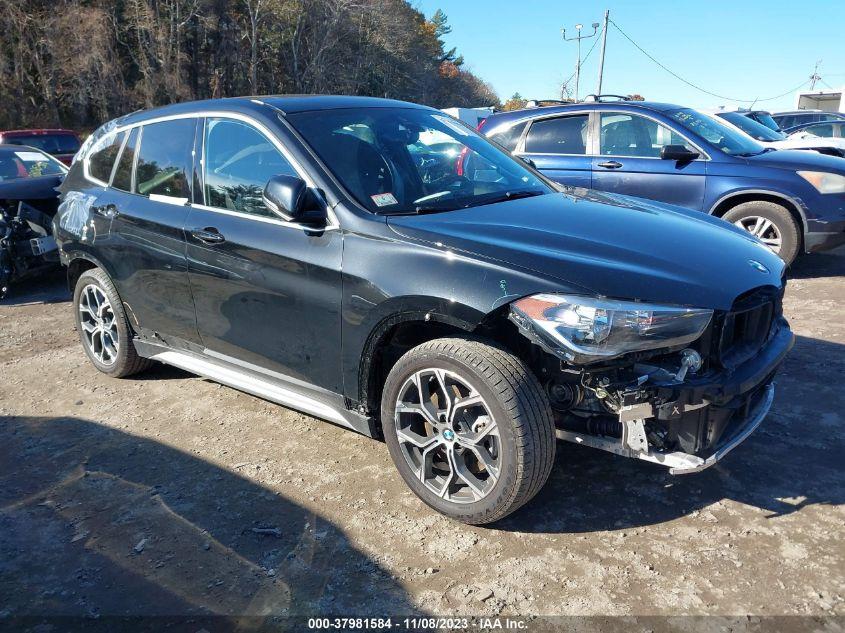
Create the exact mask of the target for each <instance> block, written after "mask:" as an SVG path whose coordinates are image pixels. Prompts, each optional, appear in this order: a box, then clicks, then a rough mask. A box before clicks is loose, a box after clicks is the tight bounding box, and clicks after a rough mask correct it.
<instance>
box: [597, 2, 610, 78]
mask: <svg viewBox="0 0 845 633" xmlns="http://www.w3.org/2000/svg"><path fill="white" fill-rule="evenodd" d="M608 20H610V9H607V10H606V11H605V12H604V25H603V26H602V29H601V54H600V56H599V80H598V83H597V84H596V95H600V94H601V80H602V77H603V76H604V51H605V49H606V48H607V22H608Z"/></svg>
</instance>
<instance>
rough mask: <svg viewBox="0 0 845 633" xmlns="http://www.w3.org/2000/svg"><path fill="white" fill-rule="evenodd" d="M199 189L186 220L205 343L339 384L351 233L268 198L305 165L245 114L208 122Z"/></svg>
mask: <svg viewBox="0 0 845 633" xmlns="http://www.w3.org/2000/svg"><path fill="white" fill-rule="evenodd" d="M201 136H202V141H203V142H202V143H201V144H200V145H199V146H198V152H199V153H201V155H202V157H203V160H202V165H203V166H202V169H201V170H200V173H199V174H198V178H199V180H200V182H201V186H200V188H199V191H198V192H197V193H198V194H199V195H197V196H195V204H194V205H193V206H192V208H191V210H190V215H189V216H188V218H187V220H186V224H185V227H186V238H187V244H188V251H187V252H188V271H189V273H188V278H189V279H190V284H191V291H192V294H193V297H194V303H195V305H196V322H197V328H198V330H199V333H200V336H201V339H202V343H203V345H205V346H206V347H207V348H208V349H209V350H211V352H212V353H217V354H222V355H224V356H226V357H230V358H234V359H237V361H240V362H242V363H243V362H246V363H249V364H250V365H253V366H257V367H259V368H263V369H265V370H269V371H271V372H277V373H281V374H284V375H285V376H287V377H291V378H295V379H298V380H302V381H305V382H308V383H311V384H314V385H317V386H318V387H322V388H323V389H328V390H330V391H334V392H336V393H341V391H342V385H341V378H340V301H341V257H342V254H343V248H342V245H343V242H342V237H341V233H340V231H339V230H337V229H330V230H315V229H305V228H304V227H301V226H299V225H296V224H291V223H288V222H284V221H283V220H281V219H280V218H279V217H278V216H276V215H275V214H274V213H272V212H271V211H270V210H269V209H267V207H266V206H265V205H264V203H263V200H262V195H261V194H262V191H263V189H264V185H265V184H266V183H267V181H268V180H269V179H270V178H271V177H272V176H274V175H277V174H287V175H296V174H297V172H296V170H295V169H294V167H293V166H292V165H291V163H290V161H289V160H288V159H287V158H286V156H285V155H284V154H283V152H282V151H281V150H280V148H281V145H280V143H279V141H278V140H277V139H271V138H268V137H267V136H265V135H264V134H263V133H262V132H260V131H258V130H257V129H256V128H254V127H252V126H251V125H250V124H248V123H246V122H243V121H236V120H232V119H227V118H209V119H207V120H206V121H205V125H204V131H203V133H202V135H201Z"/></svg>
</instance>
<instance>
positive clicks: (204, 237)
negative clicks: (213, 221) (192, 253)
mask: <svg viewBox="0 0 845 633" xmlns="http://www.w3.org/2000/svg"><path fill="white" fill-rule="evenodd" d="M191 235H193V236H194V237H195V238H196V239H198V240H199V241H200V242H204V243H205V244H221V243H222V242H225V241H226V238H225V237H224V236H223V234H222V233H221V232H220V231H218V230H217V229H215V228H214V227H213V226H207V227H205V228H203V229H193V230H192V231H191Z"/></svg>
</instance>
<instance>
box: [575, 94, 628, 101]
mask: <svg viewBox="0 0 845 633" xmlns="http://www.w3.org/2000/svg"><path fill="white" fill-rule="evenodd" d="M590 98H592V100H593V101H599V102H601V101H604V100H605V99H607V98H613V99H618V100H619V101H633V99H631V97H629V96H627V95H611V94H602V95H587V96H586V97H584V101H587V100H589V99H590Z"/></svg>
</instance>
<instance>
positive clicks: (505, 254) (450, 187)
mask: <svg viewBox="0 0 845 633" xmlns="http://www.w3.org/2000/svg"><path fill="white" fill-rule="evenodd" d="M470 165H471V168H468V167H467V166H470ZM61 190H62V203H61V207H60V210H59V213H58V214H57V216H56V220H55V221H54V233H55V237H56V240H57V243H58V245H59V249H60V255H61V259H62V261H63V263H64V264H65V265H67V267H68V277H69V282H70V286H71V288H72V289H73V305H74V313H75V316H76V323H77V327H78V330H79V334H80V338H81V340H82V346H83V348H84V350H85V352H86V354H87V355H88V357H89V358H90V360H91V362H92V363H93V364H94V365H95V366H96V368H97V369H99V370H100V371H102V372H104V373H106V374H109V375H111V376H115V377H123V376H129V375H131V374H134V373H136V372H139V371H142V370H144V369H145V368H147V367H149V366H150V365H151V364H152V363H154V362H156V361H158V362H163V363H169V364H171V365H175V366H177V367H181V368H183V369H186V370H188V371H191V372H195V373H197V374H200V375H203V376H206V377H208V378H211V379H213V380H216V381H219V382H221V383H224V384H227V385H230V386H232V387H235V388H237V389H241V390H244V391H247V392H249V393H252V394H255V395H257V396H260V397H263V398H266V399H268V400H272V401H274V402H277V403H280V404H283V405H285V406H288V407H291V408H294V409H298V410H300V411H304V412H307V413H310V414H312V415H315V416H317V417H320V418H323V419H325V420H328V421H331V422H334V423H336V424H339V425H342V426H346V427H349V428H350V429H353V430H355V431H358V432H360V433H364V434H366V435H369V436H372V437H378V438H384V440H385V441H386V443H387V447H388V449H389V451H390V454H391V457H392V458H393V460H394V462H395V464H396V466H397V468H398V470H399V473H400V474H401V476H402V477H403V478H404V480H405V481H406V482H407V484H408V485H409V486H410V487H411V489H412V490H413V491H414V492H415V493H416V494H417V495H418V496H419V497H420V498H421V499H422V500H423V501H424V502H425V503H427V504H428V505H430V506H431V507H433V508H435V509H436V510H438V511H440V512H442V513H444V514H446V515H448V516H451V517H454V518H456V519H459V520H461V521H465V522H467V523H476V524H481V523H489V522H491V521H495V520H496V519H499V518H501V517H503V516H505V515H507V514H509V513H510V512H512V511H513V510H515V509H516V508H518V507H519V506H521V505H522V504H524V503H525V502H526V501H528V500H529V499H530V498H531V497H532V496H534V495H535V494H536V493H537V491H538V490H539V489H540V488H541V487H542V486H543V484H544V482H545V481H546V479H547V478H548V476H549V472H550V470H551V468H552V464H553V462H554V456H555V442H556V439H561V440H567V441H572V442H576V443H578V444H583V445H586V446H588V447H593V448H598V449H603V450H606V451H611V452H613V453H616V454H619V455H624V456H628V457H633V458H637V459H641V460H645V461H649V462H654V463H657V464H661V465H663V466H666V467H668V468H669V469H670V470H671V472H672V473H675V474H679V473H689V472H695V471H699V470H702V469H704V468H706V467H708V466H710V465H712V464H713V463H715V462H716V461H717V460H719V459H721V458H722V457H723V456H724V455H725V454H726V453H727V452H728V451H730V450H731V449H732V448H734V447H735V446H736V445H738V444H739V443H740V442H742V441H743V440H744V439H745V438H746V437H747V436H748V435H749V434H750V433H751V432H752V431H753V430H754V429H755V428H756V427H757V426H758V425H759V424H760V422H761V421H762V420H763V418H764V417H765V415H766V413H767V412H768V410H769V407H770V406H771V403H772V398H773V393H774V387H773V382H772V380H773V375H774V373H775V371H776V369H777V367H778V366H779V365H780V363H781V361H782V360H783V358H784V356H785V355H786V353H787V352H788V350H789V348H790V347H791V345H792V341H793V335H792V333H791V331H790V330H789V327H788V325H787V323H786V321H785V320H784V318H783V317H782V315H781V298H782V295H783V290H784V278H783V272H784V265H783V263H782V262H781V260H780V259H779V258H778V257H777V256H776V255H774V254H773V253H772V252H771V251H770V250H769V249H768V248H766V246H764V245H763V244H762V243H761V242H759V241H758V240H757V239H756V238H754V237H753V236H751V235H749V234H748V233H746V232H744V231H742V230H740V229H738V228H736V227H733V226H731V225H729V224H728V223H726V222H724V221H722V220H718V219H715V218H711V217H707V216H704V215H702V214H700V213H696V212H694V211H687V210H684V209H679V208H675V207H670V206H667V205H663V204H660V203H654V202H648V201H644V200H638V199H635V198H630V197H626V196H620V195H613V194H604V193H598V192H590V191H585V190H572V189H564V188H563V187H561V186H559V185H555V184H553V183H552V182H550V181H548V180H547V179H545V178H544V177H543V176H542V175H541V174H539V173H538V172H537V171H536V170H534V169H533V168H532V167H531V166H530V165H529V164H527V163H524V162H522V161H521V160H518V159H515V158H513V157H512V156H510V155H509V154H508V153H507V152H506V151H504V150H502V149H501V148H500V147H499V146H497V145H495V144H494V143H491V142H490V141H488V140H486V139H485V138H483V137H481V136H480V135H478V134H476V133H475V132H474V131H473V130H471V129H469V128H468V127H466V126H464V125H463V124H461V123H460V122H458V121H456V120H454V119H452V118H450V117H448V116H446V115H445V114H443V113H441V112H439V111H437V110H433V109H430V108H426V107H422V106H417V105H413V104H409V103H403V102H398V101H390V100H383V99H369V98H362V97H330V96H304V97H299V96H290V97H266V98H238V99H226V100H214V101H205V102H195V103H185V104H179V105H173V106H168V107H164V108H160V109H157V110H152V111H148V112H141V113H135V114H131V115H129V116H126V117H123V118H120V119H117V120H115V121H112V122H110V123H108V124H106V125H104V126H103V127H102V128H100V129H99V130H98V131H97V132H95V134H94V135H92V137H91V138H90V139H89V140H88V141H87V142H86V143H85V145H84V147H83V148H82V149H81V150H80V152H79V153H78V154H77V156H76V159H75V162H74V163H73V167H72V169H71V171H70V174H69V175H68V177H67V178H66V180H65V181H64V184H63V185H62V188H61Z"/></svg>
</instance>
